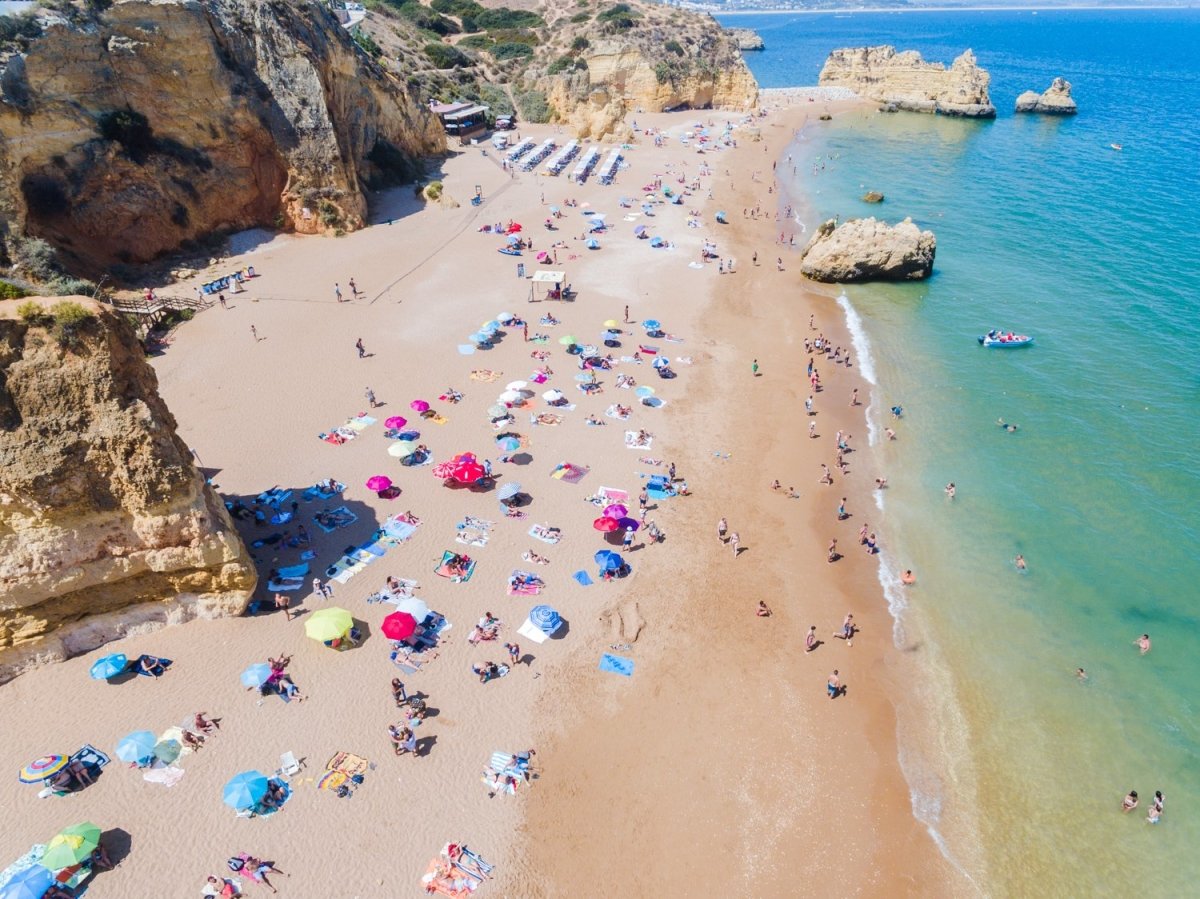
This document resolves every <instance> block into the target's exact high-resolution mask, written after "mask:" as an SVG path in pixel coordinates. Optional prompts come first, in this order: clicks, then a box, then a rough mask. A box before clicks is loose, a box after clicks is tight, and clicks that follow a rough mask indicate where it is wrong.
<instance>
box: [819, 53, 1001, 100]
mask: <svg viewBox="0 0 1200 899" xmlns="http://www.w3.org/2000/svg"><path fill="white" fill-rule="evenodd" d="M990 82H991V76H990V75H988V73H987V70H986V69H981V68H980V67H979V65H978V63H977V62H976V60H975V54H974V53H972V52H971V51H970V50H966V51H965V52H964V53H963V54H962V55H961V56H959V57H958V58H957V59H956V60H954V62H953V63H952V64H951V65H950V67H949V68H946V66H945V65H943V64H942V63H940V62H925V60H923V59H922V58H921V54H920V53H918V52H917V51H915V50H905V51H903V52H900V53H898V52H896V48H895V47H890V46H882V47H851V48H846V49H841V50H834V51H833V52H832V53H830V54H829V57H828V58H827V59H826V60H825V65H824V66H823V67H822V68H821V75H820V77H819V80H818V83H819V84H821V85H827V86H831V87H846V88H849V89H850V90H853V91H854V92H855V93H857V94H858V95H859V96H860V97H865V98H866V99H869V100H874V101H876V102H878V103H880V104H881V105H882V106H883V107H884V108H886V109H906V110H909V111H912V112H929V113H940V114H942V115H949V116H966V117H969V118H992V117H994V116H995V115H996V107H995V106H993V105H992V100H991V97H990V96H989V95H988V86H989V84H990Z"/></svg>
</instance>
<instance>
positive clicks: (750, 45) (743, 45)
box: [725, 28, 767, 50]
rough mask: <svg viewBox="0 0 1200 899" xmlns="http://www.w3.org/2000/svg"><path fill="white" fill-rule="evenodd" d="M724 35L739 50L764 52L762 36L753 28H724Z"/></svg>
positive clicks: (765, 47) (764, 46)
mask: <svg viewBox="0 0 1200 899" xmlns="http://www.w3.org/2000/svg"><path fill="white" fill-rule="evenodd" d="M725 33H726V34H728V35H729V36H730V37H731V38H733V39H734V41H736V42H737V46H738V49H739V50H765V49H767V45H766V43H765V42H764V41H763V39H762V35H761V34H759V33H758V32H757V31H755V30H754V29H753V28H726V29H725Z"/></svg>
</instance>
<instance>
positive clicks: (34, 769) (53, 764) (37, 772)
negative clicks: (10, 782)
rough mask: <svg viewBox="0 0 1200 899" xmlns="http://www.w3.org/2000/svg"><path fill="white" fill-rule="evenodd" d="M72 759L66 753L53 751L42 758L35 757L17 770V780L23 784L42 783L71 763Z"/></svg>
mask: <svg viewBox="0 0 1200 899" xmlns="http://www.w3.org/2000/svg"><path fill="white" fill-rule="evenodd" d="M70 762H71V760H70V759H69V758H68V757H67V756H65V755H59V754H58V753H51V754H50V755H44V756H42V757H41V758H40V759H34V760H33V761H32V762H30V763H29V764H28V765H26V766H25V767H24V768H22V769H21V770H20V771H18V772H17V780H19V781H21V783H23V784H36V783H41V782H42V781H43V780H45V779H46V778H47V777H52V776H54V775H55V774H57V773H58V772H59V771H61V770H62V769H63V768H65V767H67V765H68V764H70Z"/></svg>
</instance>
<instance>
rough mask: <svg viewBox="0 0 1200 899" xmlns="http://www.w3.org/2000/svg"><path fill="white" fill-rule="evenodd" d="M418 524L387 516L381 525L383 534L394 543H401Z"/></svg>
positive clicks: (414, 530)
mask: <svg viewBox="0 0 1200 899" xmlns="http://www.w3.org/2000/svg"><path fill="white" fill-rule="evenodd" d="M418 527H419V525H415V524H413V523H412V522H410V521H401V520H400V519H398V518H389V519H388V520H387V521H386V522H384V525H383V529H382V530H383V535H384V536H385V537H387V538H388V539H389V540H394V541H395V542H396V543H403V542H404V541H406V540H408V538H409V537H411V536H412V535H413V534H415V533H416V532H417V528H418Z"/></svg>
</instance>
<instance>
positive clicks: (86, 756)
mask: <svg viewBox="0 0 1200 899" xmlns="http://www.w3.org/2000/svg"><path fill="white" fill-rule="evenodd" d="M71 761H73V762H81V763H82V764H83V765H84V767H86V768H87V769H88V771H89V772H90V773H91V774H93V775H94V774H96V773H97V772H98V771H99V770H100V769H101V768H103V767H104V766H105V765H107V764H108V763H109V762H110V761H112V759H110V758H109V757H108V756H107V755H106V754H105V753H103V752H101V751H100V750H99V749H97V748H96V747H95V746H93V745H92V744H91V743H85V744H84V746H83V748H82V749H79V750H76V752H75V754H74V755H72V756H71Z"/></svg>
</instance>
